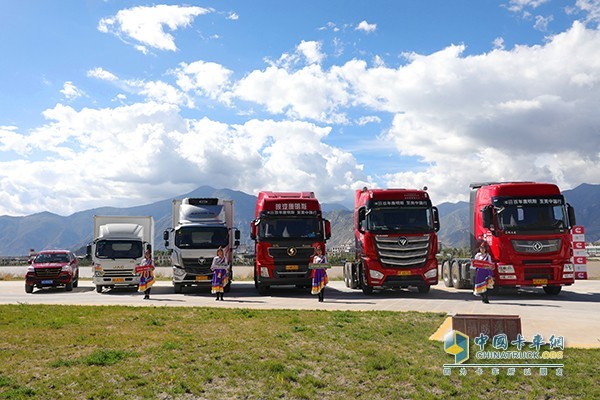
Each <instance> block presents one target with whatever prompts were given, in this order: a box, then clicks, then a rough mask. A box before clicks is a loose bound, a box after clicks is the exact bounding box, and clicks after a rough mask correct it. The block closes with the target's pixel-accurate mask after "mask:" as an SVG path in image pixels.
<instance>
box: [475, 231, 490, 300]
mask: <svg viewBox="0 0 600 400" xmlns="http://www.w3.org/2000/svg"><path fill="white" fill-rule="evenodd" d="M473 260H475V261H482V262H479V263H475V262H474V263H473V264H474V266H475V269H476V271H475V288H474V289H473V294H474V295H475V296H481V301H483V302H484V303H486V304H487V303H489V302H490V301H489V299H488V289H493V288H494V273H493V271H492V269H493V267H494V264H492V257H490V253H489V252H488V249H487V244H486V243H485V242H483V243H481V245H480V246H479V253H477V254H475V257H473Z"/></svg>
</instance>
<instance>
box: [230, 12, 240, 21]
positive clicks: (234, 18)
mask: <svg viewBox="0 0 600 400" xmlns="http://www.w3.org/2000/svg"><path fill="white" fill-rule="evenodd" d="M227 19H230V20H232V21H237V20H238V19H240V16H239V15H237V14H236V13H234V12H231V13H229V15H227Z"/></svg>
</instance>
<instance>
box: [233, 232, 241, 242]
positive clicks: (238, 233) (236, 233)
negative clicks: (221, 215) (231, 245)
mask: <svg viewBox="0 0 600 400" xmlns="http://www.w3.org/2000/svg"><path fill="white" fill-rule="evenodd" d="M233 237H234V238H235V240H240V231H239V230H238V229H236V230H235V232H234V233H233Z"/></svg>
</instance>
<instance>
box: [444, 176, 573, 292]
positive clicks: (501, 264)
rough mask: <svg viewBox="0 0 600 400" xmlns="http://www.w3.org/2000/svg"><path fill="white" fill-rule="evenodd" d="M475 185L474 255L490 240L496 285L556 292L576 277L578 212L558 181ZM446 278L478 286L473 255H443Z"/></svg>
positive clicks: (472, 203)
mask: <svg viewBox="0 0 600 400" xmlns="http://www.w3.org/2000/svg"><path fill="white" fill-rule="evenodd" d="M470 187H471V194H470V206H469V208H470V211H469V213H470V216H469V223H470V247H471V253H472V254H471V256H473V255H475V253H476V252H477V249H478V247H479V244H480V243H481V242H483V241H485V242H487V244H488V246H489V249H490V255H491V256H492V260H493V261H494V264H495V268H494V282H495V286H496V288H500V287H527V286H541V287H543V288H544V291H545V292H546V293H548V294H552V295H556V294H558V293H560V291H561V288H562V286H564V285H571V284H573V283H574V270H573V263H572V262H571V256H572V250H571V236H570V228H571V227H572V226H573V225H575V212H574V209H573V207H571V206H570V205H569V204H567V203H566V202H565V199H564V197H563V196H562V194H561V193H560V190H559V188H558V187H557V186H556V185H554V184H548V183H536V182H485V183H473V184H471V185H470ZM442 278H443V280H444V283H445V285H446V286H448V287H451V286H454V287H455V288H458V289H463V288H469V287H472V286H473V282H474V279H475V268H473V267H472V266H471V259H466V258H448V259H446V260H443V262H442Z"/></svg>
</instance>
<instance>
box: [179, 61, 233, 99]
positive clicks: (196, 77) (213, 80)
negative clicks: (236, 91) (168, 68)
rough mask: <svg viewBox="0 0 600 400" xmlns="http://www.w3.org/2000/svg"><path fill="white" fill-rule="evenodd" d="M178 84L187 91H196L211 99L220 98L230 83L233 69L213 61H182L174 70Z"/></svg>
mask: <svg viewBox="0 0 600 400" xmlns="http://www.w3.org/2000/svg"><path fill="white" fill-rule="evenodd" d="M173 73H174V75H175V76H176V78H177V85H178V86H179V87H180V88H181V89H182V90H183V91H185V92H190V91H195V92H197V93H199V94H204V95H206V96H207V97H209V98H211V99H217V98H219V97H220V96H221V95H222V94H223V92H224V90H225V89H226V88H227V87H228V86H229V85H230V82H229V79H230V77H231V75H232V73H233V72H232V71H231V70H229V69H227V68H225V67H223V66H222V65H219V64H217V63H213V62H204V61H195V62H192V63H190V64H187V63H181V64H180V65H179V68H177V69H176V70H175V71H174V72H173Z"/></svg>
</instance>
